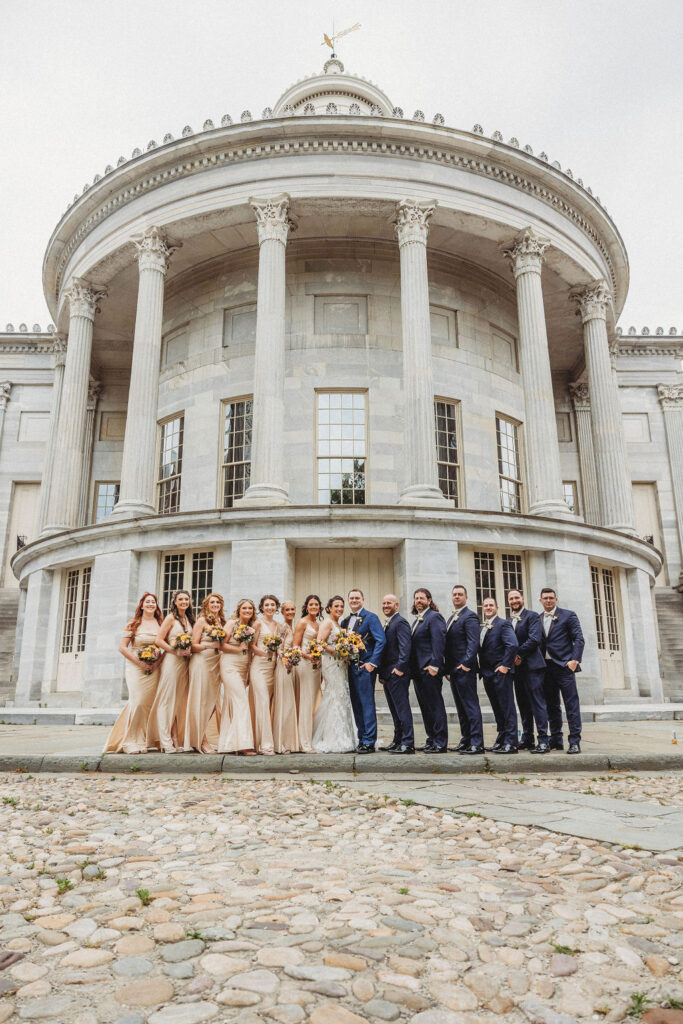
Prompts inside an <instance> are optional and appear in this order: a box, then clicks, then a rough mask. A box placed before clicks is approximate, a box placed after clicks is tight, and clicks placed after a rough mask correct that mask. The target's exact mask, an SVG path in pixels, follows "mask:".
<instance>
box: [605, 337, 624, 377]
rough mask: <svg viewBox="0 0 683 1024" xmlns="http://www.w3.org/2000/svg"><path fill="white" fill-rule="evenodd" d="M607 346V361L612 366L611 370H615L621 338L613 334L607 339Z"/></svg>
mask: <svg viewBox="0 0 683 1024" xmlns="http://www.w3.org/2000/svg"><path fill="white" fill-rule="evenodd" d="M607 345H608V347H609V361H610V363H611V364H612V369H613V370H616V368H617V358H618V356H619V346H620V345H621V338H620V337H619V335H618V334H613V335H612V336H611V337H610V338H608V339H607Z"/></svg>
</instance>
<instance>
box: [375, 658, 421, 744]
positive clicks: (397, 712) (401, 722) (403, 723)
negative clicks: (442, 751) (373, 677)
mask: <svg viewBox="0 0 683 1024" xmlns="http://www.w3.org/2000/svg"><path fill="white" fill-rule="evenodd" d="M380 682H381V683H382V685H383V686H384V692H385V694H386V698H387V704H388V705H389V711H390V712H391V717H392V719H393V722H394V743H405V744H406V746H409V747H414V746H415V733H414V731H413V712H412V711H411V709H410V698H409V696H408V691H409V689H410V677H409V676H407V675H403V676H397V675H389V676H388V677H387V678H386V679H381V680H380Z"/></svg>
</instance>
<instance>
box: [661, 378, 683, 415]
mask: <svg viewBox="0 0 683 1024" xmlns="http://www.w3.org/2000/svg"><path fill="white" fill-rule="evenodd" d="M657 397H658V398H659V401H660V403H661V406H662V409H683V384H658V385H657Z"/></svg>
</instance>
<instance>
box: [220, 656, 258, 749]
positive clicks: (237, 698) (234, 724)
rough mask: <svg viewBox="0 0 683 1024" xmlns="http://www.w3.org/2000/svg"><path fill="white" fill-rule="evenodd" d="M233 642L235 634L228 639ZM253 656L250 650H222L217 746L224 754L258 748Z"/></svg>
mask: <svg viewBox="0 0 683 1024" xmlns="http://www.w3.org/2000/svg"><path fill="white" fill-rule="evenodd" d="M231 642H232V637H229V638H228V643H231ZM250 658H251V655H250V653H247V654H242V652H241V651H240V652H239V653H237V654H225V653H223V654H221V666H220V672H221V681H222V683H223V702H222V704H221V731H220V735H219V737H218V744H217V748H218V750H219V751H220V752H221V753H222V754H234V753H236V752H237V751H239V750H254V749H255V747H254V730H253V728H252V724H251V710H250V708H249V695H248V693H247V682H248V680H249V661H250Z"/></svg>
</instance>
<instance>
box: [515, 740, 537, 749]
mask: <svg viewBox="0 0 683 1024" xmlns="http://www.w3.org/2000/svg"><path fill="white" fill-rule="evenodd" d="M534 746H535V743H534V741H533V740H522V741H521V743H518V744H517V750H533V749H534Z"/></svg>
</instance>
